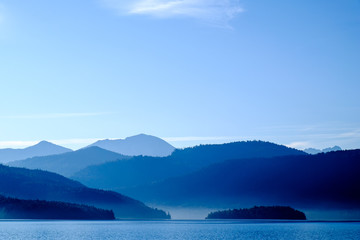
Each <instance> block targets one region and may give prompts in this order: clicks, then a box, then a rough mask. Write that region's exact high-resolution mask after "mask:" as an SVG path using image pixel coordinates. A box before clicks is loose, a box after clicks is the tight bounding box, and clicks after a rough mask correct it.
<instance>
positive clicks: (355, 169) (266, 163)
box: [125, 150, 360, 210]
mask: <svg viewBox="0 0 360 240" xmlns="http://www.w3.org/2000/svg"><path fill="white" fill-rule="evenodd" d="M359 172H360V150H347V151H337V152H329V153H321V154H317V155H297V156H281V157H274V158H256V159H238V160H228V161H224V162H221V163H216V164H213V165H211V166H208V167H206V168H203V169H201V170H199V171H197V172H193V173H191V174H188V175H185V176H181V177H176V178H171V179H167V180H164V181H162V182H158V183H154V184H149V185H147V186H143V187H138V188H134V189H132V190H131V189H126V191H125V193H126V194H128V195H130V196H132V197H136V198H137V199H141V200H143V201H145V202H147V203H152V204H161V205H163V206H164V205H168V206H178V205H187V206H204V207H217V208H219V207H234V206H239V205H241V206H249V205H254V204H258V205H292V206H296V207H298V208H302V209H340V210H341V209H360V174H359Z"/></svg>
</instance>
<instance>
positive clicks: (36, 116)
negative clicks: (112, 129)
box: [0, 112, 111, 119]
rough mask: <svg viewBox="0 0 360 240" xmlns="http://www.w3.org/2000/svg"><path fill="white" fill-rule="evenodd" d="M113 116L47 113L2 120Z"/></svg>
mask: <svg viewBox="0 0 360 240" xmlns="http://www.w3.org/2000/svg"><path fill="white" fill-rule="evenodd" d="M107 114H111V113H110V112H88V113H47V114H28V115H3V116H0V119H48V118H71V117H92V116H100V115H107Z"/></svg>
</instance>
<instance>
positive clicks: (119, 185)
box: [72, 141, 306, 192]
mask: <svg viewBox="0 0 360 240" xmlns="http://www.w3.org/2000/svg"><path fill="white" fill-rule="evenodd" d="M305 154H306V153H304V152H302V151H299V150H296V149H291V148H288V147H285V146H282V145H277V144H274V143H269V142H262V141H247V142H234V143H227V144H216V145H200V146H197V147H192V148H185V149H176V150H175V151H174V152H173V154H172V155H171V156H168V157H162V158H159V157H134V158H131V159H128V160H125V161H116V162H110V163H105V164H102V165H98V166H90V167H88V168H86V169H83V170H81V171H79V172H78V173H76V174H74V176H73V177H72V178H73V179H76V180H78V181H80V182H82V183H84V184H86V185H88V186H91V187H96V188H102V189H111V190H116V191H120V192H122V191H124V190H125V189H127V188H129V187H134V186H137V185H142V184H147V183H151V182H155V181H160V180H164V179H166V178H169V177H174V176H180V175H184V174H187V173H190V172H193V171H196V170H199V169H200V168H202V167H205V166H208V165H210V164H213V163H216V162H221V161H224V160H228V159H241V158H254V157H273V156H284V155H305Z"/></svg>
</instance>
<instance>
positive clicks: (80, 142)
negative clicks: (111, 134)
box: [0, 138, 101, 149]
mask: <svg viewBox="0 0 360 240" xmlns="http://www.w3.org/2000/svg"><path fill="white" fill-rule="evenodd" d="M98 140H101V138H70V139H50V140H47V141H49V142H51V143H54V144H57V145H62V146H67V147H70V148H74V146H75V147H85V146H87V145H90V144H91V143H94V142H96V141H98ZM40 141H41V139H39V140H37V141H34V140H29V141H0V149H1V148H26V147H30V146H33V145H35V144H37V143H39V142H40Z"/></svg>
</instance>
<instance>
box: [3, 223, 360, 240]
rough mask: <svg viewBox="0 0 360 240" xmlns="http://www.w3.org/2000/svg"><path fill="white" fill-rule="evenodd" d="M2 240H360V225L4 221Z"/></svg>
mask: <svg viewBox="0 0 360 240" xmlns="http://www.w3.org/2000/svg"><path fill="white" fill-rule="evenodd" d="M0 239H15V240H16V239H88V240H92V239H94V240H95V239H104V240H106V239H129V240H132V239H149V240H152V239H156V240H159V239H174V240H175V239H179V240H187V239H189V240H196V239H203V240H213V239H237V240H242V239H254V240H273V239H284V240H291V239H295V240H296V239H299V240H300V239H301V240H307V239H311V240H323V239H332V240H340V239H341V240H346V239H349V240H358V239H360V223H359V222H306V221H305V222H302V221H300V222H287V221H283V222H282V221H273V222H272V221H0Z"/></svg>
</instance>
